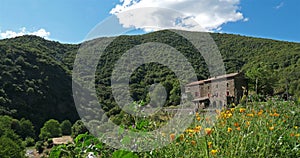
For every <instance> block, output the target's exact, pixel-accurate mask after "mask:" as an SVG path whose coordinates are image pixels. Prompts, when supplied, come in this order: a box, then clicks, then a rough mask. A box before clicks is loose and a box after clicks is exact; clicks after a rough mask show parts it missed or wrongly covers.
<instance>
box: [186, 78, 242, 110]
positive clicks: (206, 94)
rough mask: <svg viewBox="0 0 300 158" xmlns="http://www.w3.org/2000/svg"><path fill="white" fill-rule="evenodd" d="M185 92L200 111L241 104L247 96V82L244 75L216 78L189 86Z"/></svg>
mask: <svg viewBox="0 0 300 158" xmlns="http://www.w3.org/2000/svg"><path fill="white" fill-rule="evenodd" d="M185 91H186V93H187V94H189V95H190V96H191V97H192V99H193V100H192V101H193V102H194V103H195V105H196V106H198V109H202V108H207V107H212V108H214V107H216V106H218V107H219V106H226V105H229V104H231V103H235V104H237V103H239V102H240V100H241V98H242V97H243V95H247V94H246V93H247V82H246V79H245V77H244V74H243V73H231V74H226V75H222V76H215V77H212V78H209V79H206V80H201V81H197V82H192V83H190V84H187V85H186V87H185Z"/></svg>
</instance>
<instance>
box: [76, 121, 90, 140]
mask: <svg viewBox="0 0 300 158" xmlns="http://www.w3.org/2000/svg"><path fill="white" fill-rule="evenodd" d="M86 132H88V130H87V128H86V127H85V125H84V124H83V122H82V121H81V120H78V121H76V122H75V123H74V124H73V126H72V137H73V138H75V137H77V136H78V135H79V134H84V133H86Z"/></svg>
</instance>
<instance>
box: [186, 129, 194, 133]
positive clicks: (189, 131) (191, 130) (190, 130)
mask: <svg viewBox="0 0 300 158" xmlns="http://www.w3.org/2000/svg"><path fill="white" fill-rule="evenodd" d="M185 132H186V133H193V132H194V130H193V129H187V130H185Z"/></svg>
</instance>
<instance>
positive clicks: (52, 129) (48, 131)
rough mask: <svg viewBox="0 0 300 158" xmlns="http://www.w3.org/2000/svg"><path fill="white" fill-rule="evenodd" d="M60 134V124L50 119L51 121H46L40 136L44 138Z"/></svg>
mask: <svg viewBox="0 0 300 158" xmlns="http://www.w3.org/2000/svg"><path fill="white" fill-rule="evenodd" d="M59 136H61V128H60V124H59V122H58V121H57V120H54V119H50V120H49V121H47V122H45V124H44V126H43V127H42V128H41V132H40V135H39V137H40V138H41V139H43V140H46V139H48V138H53V137H59Z"/></svg>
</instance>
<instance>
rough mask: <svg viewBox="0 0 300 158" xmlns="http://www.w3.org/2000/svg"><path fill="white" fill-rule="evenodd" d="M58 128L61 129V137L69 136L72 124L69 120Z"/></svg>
mask: <svg viewBox="0 0 300 158" xmlns="http://www.w3.org/2000/svg"><path fill="white" fill-rule="evenodd" d="M60 128H61V132H62V134H63V135H71V133H72V130H71V128H72V124H71V122H70V121H69V120H64V121H63V122H62V123H61V124H60Z"/></svg>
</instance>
